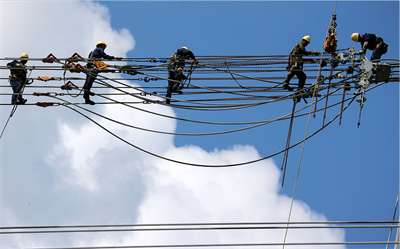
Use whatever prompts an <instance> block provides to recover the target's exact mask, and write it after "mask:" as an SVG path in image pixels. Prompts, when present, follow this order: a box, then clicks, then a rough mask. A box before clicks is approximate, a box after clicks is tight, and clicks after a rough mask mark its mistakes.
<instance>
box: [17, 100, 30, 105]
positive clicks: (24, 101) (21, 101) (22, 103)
mask: <svg viewBox="0 0 400 249" xmlns="http://www.w3.org/2000/svg"><path fill="white" fill-rule="evenodd" d="M26 101H28V100H27V99H21V100H20V101H19V103H18V104H20V105H24V104H25V103H26Z"/></svg>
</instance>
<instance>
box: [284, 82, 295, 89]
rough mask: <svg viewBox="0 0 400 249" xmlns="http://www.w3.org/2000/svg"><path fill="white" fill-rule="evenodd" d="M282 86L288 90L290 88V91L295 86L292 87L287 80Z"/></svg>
mask: <svg viewBox="0 0 400 249" xmlns="http://www.w3.org/2000/svg"><path fill="white" fill-rule="evenodd" d="M282 88H283V89H287V90H289V91H293V88H291V87H290V86H289V83H287V82H286V81H284V82H283V86H282Z"/></svg>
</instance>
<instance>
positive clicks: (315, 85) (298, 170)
mask: <svg viewBox="0 0 400 249" xmlns="http://www.w3.org/2000/svg"><path fill="white" fill-rule="evenodd" d="M336 3H337V0H336ZM336 3H335V11H336ZM333 16H335V15H333ZM333 16H332V18H331V22H330V25H331V24H332V20H333ZM330 25H329V26H330ZM328 32H329V28H328V31H327V34H328ZM322 54H323V52H322ZM321 62H322V55H321ZM321 62H320V65H319V71H318V79H319V77H320V75H321V71H320V70H321ZM332 70H333V68H331V72H332ZM317 90H318V80H317V81H316V82H315V84H314V91H313V97H312V100H311V105H310V112H309V115H308V120H307V126H306V131H305V134H304V138H306V137H307V132H308V126H309V124H310V117H311V113H312V103H313V102H314V97H315V98H316V100H317V96H316V92H317ZM328 96H329V95H328ZM328 96H327V97H328ZM317 102H318V101H315V110H314V117H315V112H316V109H317ZM322 127H324V125H322ZM305 143H306V139H303V145H302V148H301V153H300V159H299V166H298V168H297V174H296V181H295V184H294V189H293V196H292V201H291V203H290V210H289V217H288V222H290V217H291V214H292V209H293V202H294V196H295V194H296V188H297V182H298V179H299V174H300V166H301V161H302V159H303V152H304V147H305ZM287 234H288V229H286V231H285V237H284V239H283V243H284V245H283V247H282V248H283V249H284V248H285V243H286V238H287Z"/></svg>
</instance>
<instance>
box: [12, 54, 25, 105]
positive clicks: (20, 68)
mask: <svg viewBox="0 0 400 249" xmlns="http://www.w3.org/2000/svg"><path fill="white" fill-rule="evenodd" d="M20 58H22V60H20V61H17V60H13V61H12V62H10V63H7V66H8V67H12V68H11V69H10V72H11V74H10V77H9V81H10V85H11V88H12V89H13V93H14V94H13V96H12V97H11V104H13V105H14V104H22V105H23V104H25V103H26V101H27V100H26V99H24V98H22V88H23V87H24V86H25V84H26V83H27V78H26V74H27V70H26V68H25V64H26V63H27V62H28V58H29V56H28V54H27V53H22V54H21V56H20Z"/></svg>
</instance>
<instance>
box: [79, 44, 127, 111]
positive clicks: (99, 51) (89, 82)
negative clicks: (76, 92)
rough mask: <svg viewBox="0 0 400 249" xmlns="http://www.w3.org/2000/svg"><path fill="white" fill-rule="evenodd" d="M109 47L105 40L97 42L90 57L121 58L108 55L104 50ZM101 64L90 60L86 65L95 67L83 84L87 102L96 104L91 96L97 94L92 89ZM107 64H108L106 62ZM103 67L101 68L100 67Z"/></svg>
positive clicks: (84, 96)
mask: <svg viewBox="0 0 400 249" xmlns="http://www.w3.org/2000/svg"><path fill="white" fill-rule="evenodd" d="M106 48H107V44H106V43H105V42H103V41H99V42H97V44H96V48H95V49H94V50H93V51H91V52H90V53H89V56H88V57H89V59H108V60H113V59H117V60H121V59H122V58H121V57H114V56H111V55H108V54H106V53H105V52H104V50H105V49H106ZM98 65H99V64H97V65H96V61H89V62H88V64H87V65H86V66H87V68H92V69H94V70H93V71H91V72H89V73H88V74H87V76H86V81H85V85H84V86H83V89H84V92H83V98H84V99H85V103H86V104H90V105H94V104H95V103H94V102H93V101H91V100H90V97H89V95H90V96H94V95H95V94H94V93H93V92H91V91H90V89H91V88H92V86H93V82H94V80H95V79H96V77H97V75H98V69H99V66H98ZM104 65H106V64H104ZM100 69H101V68H100Z"/></svg>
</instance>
